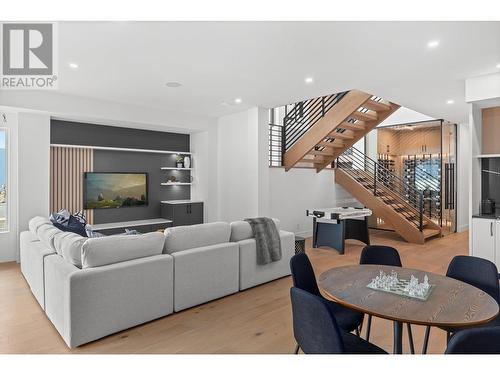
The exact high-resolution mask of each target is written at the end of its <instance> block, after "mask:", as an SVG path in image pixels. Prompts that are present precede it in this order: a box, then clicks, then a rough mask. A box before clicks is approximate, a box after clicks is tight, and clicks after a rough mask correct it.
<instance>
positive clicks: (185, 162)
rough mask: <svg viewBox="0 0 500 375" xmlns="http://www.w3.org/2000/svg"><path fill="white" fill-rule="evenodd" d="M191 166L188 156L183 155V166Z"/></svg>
mask: <svg viewBox="0 0 500 375" xmlns="http://www.w3.org/2000/svg"><path fill="white" fill-rule="evenodd" d="M190 167H191V158H190V157H189V156H185V157H184V168H190Z"/></svg>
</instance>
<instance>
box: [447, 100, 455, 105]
mask: <svg viewBox="0 0 500 375" xmlns="http://www.w3.org/2000/svg"><path fill="white" fill-rule="evenodd" d="M453 103H455V101H454V100H453V99H448V100H447V101H446V104H453Z"/></svg>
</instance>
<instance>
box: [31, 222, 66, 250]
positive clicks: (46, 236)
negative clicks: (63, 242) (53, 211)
mask: <svg viewBox="0 0 500 375" xmlns="http://www.w3.org/2000/svg"><path fill="white" fill-rule="evenodd" d="M58 233H61V231H60V230H59V229H57V228H56V227H55V226H53V225H52V223H51V222H49V223H48V224H42V225H40V226H39V227H38V229H37V231H36V234H37V236H38V239H39V240H40V241H41V242H42V243H43V244H44V245H45V246H46V247H47V248H48V249H50V250H52V251H54V252H55V251H56V248H55V246H54V237H55V236H56V234H58Z"/></svg>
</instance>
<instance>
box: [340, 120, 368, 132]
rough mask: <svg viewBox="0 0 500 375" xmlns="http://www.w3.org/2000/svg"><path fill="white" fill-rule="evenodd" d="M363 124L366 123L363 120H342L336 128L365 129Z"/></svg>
mask: <svg viewBox="0 0 500 375" xmlns="http://www.w3.org/2000/svg"><path fill="white" fill-rule="evenodd" d="M365 125H366V124H365V122H364V121H357V122H355V123H352V122H347V121H344V122H343V123H341V124H340V125H339V126H337V128H339V129H346V130H354V131H361V130H365Z"/></svg>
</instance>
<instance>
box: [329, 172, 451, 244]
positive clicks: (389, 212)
mask: <svg viewBox="0 0 500 375" xmlns="http://www.w3.org/2000/svg"><path fill="white" fill-rule="evenodd" d="M335 182H336V183H337V184H339V185H340V186H342V187H343V188H344V189H345V190H347V191H348V192H349V193H351V195H352V196H353V197H354V198H356V199H357V200H358V201H359V202H360V203H362V204H363V205H365V206H366V207H368V208H370V209H371V210H372V211H373V213H374V215H375V216H376V217H379V218H381V219H382V220H384V222H385V223H387V224H388V225H389V226H390V227H392V228H393V229H394V230H395V231H396V232H397V233H398V234H399V235H400V236H401V237H403V238H404V239H405V240H406V241H408V242H411V243H417V244H423V243H424V242H425V240H426V239H427V238H430V237H434V236H439V235H440V234H441V227H440V226H439V225H437V224H435V223H434V222H433V221H432V220H431V219H429V218H428V217H426V216H425V215H423V217H422V231H421V230H420V228H419V227H420V213H419V211H418V210H417V209H416V208H414V207H413V206H412V205H410V204H409V203H408V202H407V201H405V199H404V198H403V197H400V196H399V195H398V194H395V193H394V192H393V191H392V190H391V189H390V187H387V186H385V185H384V184H381V183H379V184H378V185H377V187H376V188H375V190H374V181H373V178H372V177H371V176H370V175H369V174H368V173H366V172H364V171H356V174H355V175H353V174H349V173H347V172H346V171H345V170H343V169H342V168H337V169H336V170H335ZM375 191H376V195H374V192H375Z"/></svg>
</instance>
